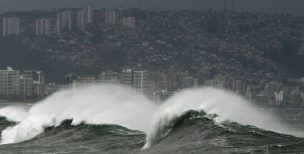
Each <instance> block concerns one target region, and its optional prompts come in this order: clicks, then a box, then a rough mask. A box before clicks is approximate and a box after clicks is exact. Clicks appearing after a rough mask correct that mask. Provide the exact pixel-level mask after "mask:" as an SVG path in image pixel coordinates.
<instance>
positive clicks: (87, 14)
mask: <svg viewBox="0 0 304 154" xmlns="http://www.w3.org/2000/svg"><path fill="white" fill-rule="evenodd" d="M92 17H93V14H92V7H91V5H88V6H87V7H86V8H85V9H84V20H85V23H86V24H90V23H92V22H93V19H92Z"/></svg>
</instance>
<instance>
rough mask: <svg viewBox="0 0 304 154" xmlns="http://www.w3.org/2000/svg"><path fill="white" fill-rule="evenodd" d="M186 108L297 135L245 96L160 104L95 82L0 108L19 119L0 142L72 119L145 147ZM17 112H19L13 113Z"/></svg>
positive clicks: (206, 94) (202, 96)
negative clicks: (134, 136)
mask: <svg viewBox="0 0 304 154" xmlns="http://www.w3.org/2000/svg"><path fill="white" fill-rule="evenodd" d="M190 110H195V111H204V112H206V113H207V114H217V115H218V117H217V119H216V120H217V121H218V122H221V121H225V120H230V121H234V122H237V123H239V124H243V125H253V126H256V127H259V128H262V129H266V130H272V131H276V132H279V133H285V134H292V135H295V136H300V135H301V136H302V135H303V134H301V132H299V131H296V130H293V129H292V128H291V127H288V126H287V125H284V124H282V123H281V122H280V121H279V119H277V118H275V116H273V115H271V114H269V113H266V112H263V111H261V110H259V109H258V108H256V107H254V106H253V105H252V103H250V102H248V101H247V100H245V99H244V98H242V97H240V96H238V95H236V94H233V93H231V92H227V91H225V90H220V89H214V88H197V89H188V90H184V91H181V92H179V93H177V94H176V95H174V96H173V97H172V98H170V99H169V100H168V101H166V102H164V103H163V104H162V105H156V103H154V102H152V101H150V100H149V99H147V98H146V97H145V96H142V95H140V94H139V93H137V92H135V91H134V90H132V89H130V88H128V87H124V86H119V85H99V86H96V85H94V86H87V87H81V88H79V89H76V90H72V89H69V90H63V91H60V92H57V93H55V94H54V95H52V96H50V97H49V98H47V99H45V100H43V101H41V102H39V103H37V104H35V105H33V106H32V107H31V108H30V109H29V110H28V111H27V109H22V108H19V107H8V108H3V109H0V115H2V116H5V117H10V118H11V119H13V120H15V121H17V122H19V123H18V124H17V125H15V126H13V127H9V128H7V129H5V130H4V131H2V142H1V143H2V144H8V143H16V142H21V141H25V140H28V139H31V138H33V137H35V136H36V135H38V134H40V133H42V132H43V131H44V128H46V127H51V126H59V125H60V124H61V123H62V122H63V121H64V120H67V119H72V120H73V122H72V124H73V125H77V124H80V123H81V122H85V123H87V124H96V125H102V124H115V125H120V126H123V127H127V128H129V129H133V130H140V131H142V132H145V133H147V138H146V145H145V147H144V148H148V147H150V146H152V145H153V144H154V143H156V142H157V141H158V133H159V131H160V130H162V129H163V128H165V127H167V126H169V125H170V124H171V123H172V121H173V120H174V119H176V118H179V117H181V116H182V115H183V114H184V113H186V112H187V111H190ZM18 112H20V113H21V114H18Z"/></svg>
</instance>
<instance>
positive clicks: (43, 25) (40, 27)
mask: <svg viewBox="0 0 304 154" xmlns="http://www.w3.org/2000/svg"><path fill="white" fill-rule="evenodd" d="M49 34H50V20H49V19H36V35H49Z"/></svg>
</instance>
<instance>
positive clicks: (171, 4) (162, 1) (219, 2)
mask: <svg viewBox="0 0 304 154" xmlns="http://www.w3.org/2000/svg"><path fill="white" fill-rule="evenodd" d="M139 1H140V0H0V12H6V11H15V10H33V9H54V8H62V7H81V6H83V5H85V4H86V3H91V4H93V6H94V8H96V9H100V8H127V7H138V2H139ZM233 4H234V5H233ZM224 7H225V5H224V0H141V8H142V9H155V8H157V9H186V10H189V9H195V10H208V9H223V8H224ZM226 8H227V9H230V10H231V9H234V10H237V11H258V12H270V13H292V14H295V15H302V16H304V0H226Z"/></svg>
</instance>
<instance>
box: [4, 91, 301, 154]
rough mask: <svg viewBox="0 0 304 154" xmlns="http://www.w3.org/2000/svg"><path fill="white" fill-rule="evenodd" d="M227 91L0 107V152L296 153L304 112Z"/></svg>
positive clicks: (63, 95)
mask: <svg viewBox="0 0 304 154" xmlns="http://www.w3.org/2000/svg"><path fill="white" fill-rule="evenodd" d="M251 104H252V103H250V102H248V101H246V100H245V99H243V98H241V97H239V96H237V95H235V94H232V93H230V92H227V91H223V90H219V89H212V88H198V89H190V90H185V91H182V92H180V93H178V94H176V95H175V96H173V97H172V98H170V99H169V100H167V101H166V102H164V103H163V104H162V105H156V104H155V103H154V102H152V101H150V100H149V99H147V98H146V97H144V96H141V95H139V94H138V93H136V92H135V91H133V90H131V89H129V88H127V87H122V86H114V85H107V86H91V87H84V88H81V89H78V90H65V91H61V92H58V93H56V94H54V95H53V96H50V97H49V98H47V99H46V100H43V101H42V102H39V103H37V104H34V105H29V104H7V103H6V104H1V105H0V116H1V118H0V131H1V132H2V133H1V144H2V145H0V153H29V154H30V153H207V154H209V153H274V154H277V153H304V139H303V131H302V130H304V110H303V109H261V108H256V107H254V106H252V105H251Z"/></svg>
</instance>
